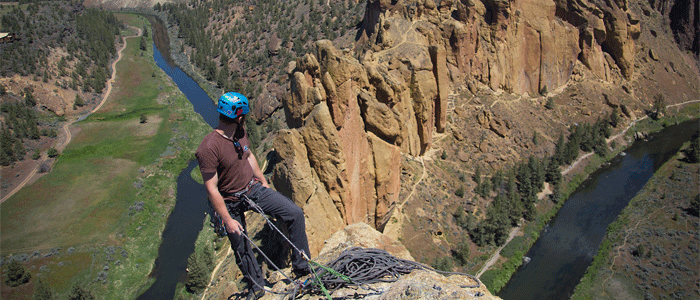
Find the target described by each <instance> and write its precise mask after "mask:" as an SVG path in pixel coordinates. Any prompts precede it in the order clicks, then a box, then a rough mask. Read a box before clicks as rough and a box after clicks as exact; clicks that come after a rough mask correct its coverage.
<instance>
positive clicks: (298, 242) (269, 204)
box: [227, 184, 310, 291]
mask: <svg viewBox="0 0 700 300" xmlns="http://www.w3.org/2000/svg"><path fill="white" fill-rule="evenodd" d="M245 195H246V196H248V198H250V200H252V201H253V202H255V203H256V204H257V205H258V206H260V208H262V210H263V212H265V214H268V215H272V216H273V217H274V218H275V219H277V220H282V221H283V222H284V224H286V225H287V230H288V232H289V239H290V240H291V241H292V243H294V245H295V246H296V247H297V248H299V250H301V251H304V252H306V255H310V253H309V242H308V241H307V239H306V223H305V220H304V211H303V210H301V208H299V206H297V205H296V204H294V202H292V200H290V199H289V198H287V197H285V196H284V195H282V194H280V193H279V192H277V191H275V190H272V189H268V188H266V187H264V186H262V185H261V184H257V185H254V186H253V187H251V188H250V190H249V191H248V192H247V193H246V194H245ZM227 206H228V208H229V213H230V214H231V217H232V218H233V219H234V220H236V221H238V222H239V223H241V226H243V232H244V233H245V234H246V235H247V236H248V237H250V235H248V230H247V229H246V223H245V214H244V213H245V212H246V211H248V210H250V209H253V208H252V207H250V205H248V203H247V202H246V200H245V199H241V200H239V201H238V202H236V203H228V204H227ZM228 239H229V240H230V241H231V248H232V249H233V252H234V253H235V254H236V264H238V268H240V269H241V272H243V275H244V276H245V278H246V279H247V280H248V284H249V288H252V289H253V290H256V291H257V290H259V289H260V288H261V287H263V286H265V278H263V276H262V270H261V269H260V266H259V265H258V262H257V260H256V259H255V255H254V254H253V250H252V248H251V245H250V243H249V242H248V240H246V238H245V237H244V236H242V235H237V234H233V233H229V234H228ZM292 266H293V268H294V269H306V268H308V267H309V263H308V262H307V261H306V260H305V259H304V257H303V256H302V254H301V253H299V252H298V251H296V250H294V248H293V247H292Z"/></svg>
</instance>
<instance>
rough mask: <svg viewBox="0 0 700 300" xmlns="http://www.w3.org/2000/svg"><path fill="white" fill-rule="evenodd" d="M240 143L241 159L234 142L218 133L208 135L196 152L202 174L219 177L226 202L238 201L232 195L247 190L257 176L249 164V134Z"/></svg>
mask: <svg viewBox="0 0 700 300" xmlns="http://www.w3.org/2000/svg"><path fill="white" fill-rule="evenodd" d="M238 142H239V143H240V144H241V147H242V148H243V157H241V159H238V153H237V152H236V148H235V146H234V145H233V141H231V140H229V139H226V138H224V137H223V136H221V134H219V133H218V132H216V131H212V132H211V133H209V134H207V136H205V137H204V139H203V140H202V143H201V144H199V148H197V152H195V156H196V157H197V160H198V161H199V170H200V171H201V172H202V174H205V173H214V172H216V173H217V174H218V175H219V182H218V188H219V192H220V193H221V195H222V196H223V197H224V200H230V201H237V199H236V198H235V197H233V196H232V195H231V194H233V193H235V192H239V191H241V190H243V189H245V187H246V186H247V185H248V183H250V181H251V180H253V177H254V176H255V175H254V173H253V167H252V166H251V165H250V163H249V162H248V157H249V156H250V149H249V147H250V141H249V140H248V133H247V132H246V134H245V136H244V137H243V138H242V139H240V140H239V141H238Z"/></svg>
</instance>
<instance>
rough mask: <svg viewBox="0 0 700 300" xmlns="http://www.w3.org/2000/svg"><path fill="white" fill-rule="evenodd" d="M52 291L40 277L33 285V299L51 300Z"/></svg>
mask: <svg viewBox="0 0 700 300" xmlns="http://www.w3.org/2000/svg"><path fill="white" fill-rule="evenodd" d="M51 299H53V291H51V288H50V287H49V286H48V284H46V283H45V282H44V281H43V280H42V279H41V278H39V280H37V282H36V284H35V285H34V300H51Z"/></svg>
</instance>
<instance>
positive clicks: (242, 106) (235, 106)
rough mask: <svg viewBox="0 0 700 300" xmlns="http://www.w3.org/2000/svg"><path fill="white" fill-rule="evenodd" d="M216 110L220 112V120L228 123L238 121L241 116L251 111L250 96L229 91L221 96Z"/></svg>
mask: <svg viewBox="0 0 700 300" xmlns="http://www.w3.org/2000/svg"><path fill="white" fill-rule="evenodd" d="M216 111H218V112H219V114H220V115H219V120H221V121H224V122H226V123H238V122H237V121H239V120H240V119H238V118H239V117H241V116H245V115H246V114H248V112H250V108H249V107H248V98H246V97H245V96H243V95H242V94H240V93H236V92H228V93H226V94H224V95H223V96H221V97H220V98H219V104H218V105H217V109H216ZM241 119H242V118H241Z"/></svg>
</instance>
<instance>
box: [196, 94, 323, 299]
mask: <svg viewBox="0 0 700 300" xmlns="http://www.w3.org/2000/svg"><path fill="white" fill-rule="evenodd" d="M217 111H218V112H219V125H218V126H217V127H216V129H214V131H213V132H211V133H209V134H208V135H207V136H205V137H204V139H203V140H202V143H201V144H200V145H199V148H197V152H196V153H195V156H196V157H197V160H198V161H199V169H200V172H201V173H202V178H203V179H204V186H205V188H206V190H207V195H208V196H209V201H210V202H211V204H212V206H213V207H214V210H215V211H216V212H217V213H218V214H219V216H221V219H222V222H223V223H224V226H225V227H226V233H227V235H228V238H229V240H230V241H231V248H232V249H233V250H234V252H235V255H236V264H238V267H239V268H240V270H241V272H243V275H244V276H245V278H246V280H247V283H248V291H249V294H248V296H249V298H259V297H261V296H262V295H264V293H265V292H264V289H263V287H264V286H265V279H264V278H263V276H262V270H261V269H260V266H259V265H258V263H257V261H256V259H255V256H254V254H253V251H252V248H251V246H250V243H249V242H248V241H247V240H246V238H245V237H244V236H243V234H245V235H247V231H246V223H245V215H244V213H245V212H246V211H247V210H249V209H251V207H250V205H249V204H248V203H247V202H246V201H245V200H244V199H243V195H245V196H247V197H248V198H250V199H251V200H252V201H253V202H255V203H256V204H257V205H258V206H260V207H261V208H262V210H263V211H264V212H265V213H266V214H270V215H272V216H274V217H275V218H276V219H277V220H283V221H284V223H285V224H286V225H287V229H288V232H289V237H290V240H291V241H292V242H293V243H294V245H295V246H296V247H297V248H298V249H299V250H301V251H304V252H305V253H306V255H309V244H308V241H307V237H306V225H305V221H304V212H303V211H302V210H301V208H299V206H297V205H296V204H294V202H292V201H291V200H290V199H289V198H287V197H285V196H283V195H282V194H280V193H278V192H277V191H274V190H272V189H270V186H269V184H268V182H267V180H266V179H265V177H264V176H263V174H262V171H261V170H260V166H259V165H258V161H257V160H256V159H255V156H254V155H253V153H252V152H251V151H250V149H249V146H250V142H249V140H248V135H247V134H246V132H245V128H244V124H245V116H246V114H248V112H249V111H250V109H249V107H248V99H247V98H246V97H245V96H243V95H241V94H239V93H234V92H229V93H226V94H224V95H223V96H221V98H219V103H218V107H217ZM292 266H293V268H294V273H295V274H296V275H297V276H303V275H306V274H308V273H309V271H310V269H309V264H308V262H307V261H306V260H305V259H304V256H303V255H302V254H301V253H299V252H298V251H296V250H292Z"/></svg>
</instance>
